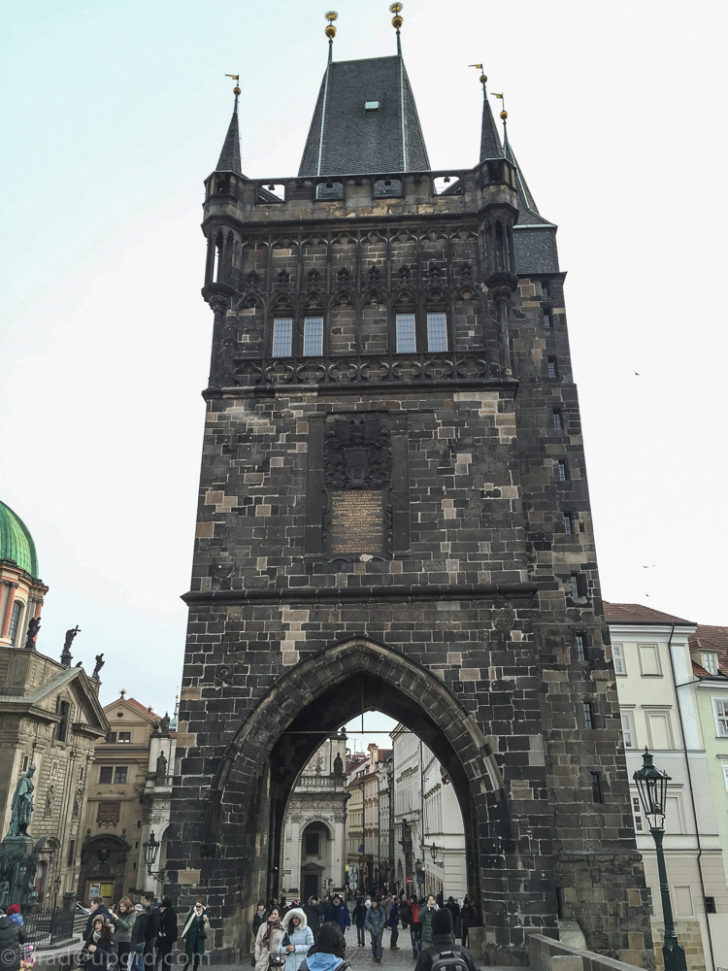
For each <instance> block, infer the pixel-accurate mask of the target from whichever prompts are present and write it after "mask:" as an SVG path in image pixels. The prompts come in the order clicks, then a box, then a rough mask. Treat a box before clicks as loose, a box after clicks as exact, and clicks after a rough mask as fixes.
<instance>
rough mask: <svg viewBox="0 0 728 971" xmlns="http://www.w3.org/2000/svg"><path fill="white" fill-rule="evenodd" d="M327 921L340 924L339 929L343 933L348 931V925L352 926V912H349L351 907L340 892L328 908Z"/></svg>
mask: <svg viewBox="0 0 728 971" xmlns="http://www.w3.org/2000/svg"><path fill="white" fill-rule="evenodd" d="M325 922H326V923H329V922H331V923H333V924H338V925H339V930H340V931H341V932H342V934H344V933H346V928H347V927H351V914H350V913H349V908H348V907H347V906H346V904H345V903H344V901H343V900H342V899H341V897H340V896H339V895H338V894H336V896H335V897H334V899H333V900H332V901H331V903H330V904H329V906H328V909H327V910H326V919H325Z"/></svg>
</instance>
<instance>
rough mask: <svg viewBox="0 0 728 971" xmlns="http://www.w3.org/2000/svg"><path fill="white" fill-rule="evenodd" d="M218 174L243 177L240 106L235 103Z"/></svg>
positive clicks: (218, 163) (221, 153)
mask: <svg viewBox="0 0 728 971" xmlns="http://www.w3.org/2000/svg"><path fill="white" fill-rule="evenodd" d="M215 171H216V172H234V173H235V174H236V175H242V174H243V169H242V163H241V161H240V129H239V127H238V105H237V100H236V103H235V110H234V111H233V116H232V118H231V119H230V124H229V125H228V130H227V135H226V136H225V143H224V144H223V146H222V151H221V152H220V158H219V159H218V162H217V165H216V166H215Z"/></svg>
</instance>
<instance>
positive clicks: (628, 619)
mask: <svg viewBox="0 0 728 971" xmlns="http://www.w3.org/2000/svg"><path fill="white" fill-rule="evenodd" d="M604 616H605V618H606V621H607V623H608V624H679V625H680V626H685V627H693V626H695V625H694V623H693V621H691V620H684V619H683V618H682V617H675V616H674V615H673V614H665V613H663V612H662V611H661V610H653V609H652V607H645V606H643V605H642V604H612V603H607V601H606V600H605V601H604Z"/></svg>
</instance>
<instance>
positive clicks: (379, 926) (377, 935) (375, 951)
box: [364, 897, 387, 964]
mask: <svg viewBox="0 0 728 971" xmlns="http://www.w3.org/2000/svg"><path fill="white" fill-rule="evenodd" d="M386 920H387V915H386V914H385V913H384V907H381V906H380V905H379V901H378V900H377V898H376V897H374V898H373V900H372V905H371V907H370V908H369V910H368V911H367V916H366V920H365V921H364V927H365V928H366V929H367V930H368V931H369V933H370V934H371V937H372V955H373V957H374V960H375V961H376V962H377V964H381V963H382V934H383V933H384V924H385V922H386Z"/></svg>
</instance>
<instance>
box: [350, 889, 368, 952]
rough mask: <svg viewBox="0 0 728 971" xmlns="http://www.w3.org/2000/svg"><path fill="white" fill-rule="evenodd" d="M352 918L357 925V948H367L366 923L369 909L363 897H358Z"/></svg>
mask: <svg viewBox="0 0 728 971" xmlns="http://www.w3.org/2000/svg"><path fill="white" fill-rule="evenodd" d="M351 916H352V918H353V920H354V923H355V925H356V944H357V947H366V945H367V939H366V935H365V933H364V921H365V920H366V919H367V908H366V906H365V905H364V898H363V897H357V901H356V907H354V911H353V913H352V915H351Z"/></svg>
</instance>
